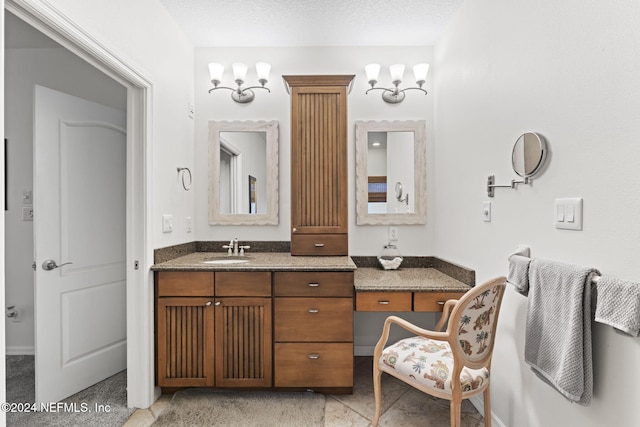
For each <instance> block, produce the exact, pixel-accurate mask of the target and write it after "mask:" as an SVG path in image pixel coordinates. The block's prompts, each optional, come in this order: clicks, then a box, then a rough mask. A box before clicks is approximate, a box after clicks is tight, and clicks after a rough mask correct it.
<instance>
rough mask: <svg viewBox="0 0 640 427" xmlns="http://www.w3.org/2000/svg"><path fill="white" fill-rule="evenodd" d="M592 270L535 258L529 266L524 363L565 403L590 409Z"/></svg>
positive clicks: (591, 377) (591, 390) (591, 385)
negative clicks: (570, 402)
mask: <svg viewBox="0 0 640 427" xmlns="http://www.w3.org/2000/svg"><path fill="white" fill-rule="evenodd" d="M595 274H599V273H598V271H597V270H595V269H592V268H586V267H580V266H577V265H570V264H563V263H559V262H555V261H546V260H540V259H534V260H532V261H531V264H530V267H529V298H528V308H527V327H526V337H525V349H524V352H525V361H526V362H527V363H528V364H529V365H531V368H532V369H533V371H534V372H535V373H536V374H538V375H539V376H541V377H542V378H543V379H544V380H545V381H547V382H548V383H549V384H551V385H552V386H553V387H554V388H555V389H556V390H558V392H560V393H561V394H562V395H563V396H565V397H566V398H567V399H569V400H571V401H573V402H576V403H579V404H581V405H589V404H590V403H591V397H592V395H593V367H592V360H591V353H592V350H591V313H592V312H591V283H592V277H593V276H594V275H595Z"/></svg>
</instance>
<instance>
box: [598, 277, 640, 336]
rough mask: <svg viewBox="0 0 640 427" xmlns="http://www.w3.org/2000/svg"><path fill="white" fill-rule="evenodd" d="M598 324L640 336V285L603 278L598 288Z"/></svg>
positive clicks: (599, 281)
mask: <svg viewBox="0 0 640 427" xmlns="http://www.w3.org/2000/svg"><path fill="white" fill-rule="evenodd" d="M596 292H597V300H596V322H600V323H605V324H607V325H610V326H613V327H614V328H616V329H619V330H621V331H622V332H624V333H627V334H629V335H632V336H634V337H637V336H639V335H640V283H633V282H627V281H624V280H620V279H616V278H614V277H610V276H602V277H601V278H600V280H598V284H597V286H596Z"/></svg>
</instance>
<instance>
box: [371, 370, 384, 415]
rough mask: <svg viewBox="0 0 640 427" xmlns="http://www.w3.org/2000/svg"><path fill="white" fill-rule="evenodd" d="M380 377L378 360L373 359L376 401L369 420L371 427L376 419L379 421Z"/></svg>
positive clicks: (380, 408) (380, 407) (380, 405)
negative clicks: (373, 411)
mask: <svg viewBox="0 0 640 427" xmlns="http://www.w3.org/2000/svg"><path fill="white" fill-rule="evenodd" d="M381 377H382V371H381V370H380V368H378V361H377V360H375V358H374V360H373V395H374V396H375V401H376V410H375V413H374V414H373V420H372V421H371V425H372V427H377V426H378V421H380V412H381V410H382V390H381V388H380V380H381Z"/></svg>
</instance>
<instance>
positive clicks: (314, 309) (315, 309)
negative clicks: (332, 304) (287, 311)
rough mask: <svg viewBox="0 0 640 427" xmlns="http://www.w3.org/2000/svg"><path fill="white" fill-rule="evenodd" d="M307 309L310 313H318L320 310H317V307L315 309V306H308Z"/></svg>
mask: <svg viewBox="0 0 640 427" xmlns="http://www.w3.org/2000/svg"><path fill="white" fill-rule="evenodd" d="M308 311H309V313H312V314H315V313H319V312H320V310H319V309H317V308H310V309H309V310H308Z"/></svg>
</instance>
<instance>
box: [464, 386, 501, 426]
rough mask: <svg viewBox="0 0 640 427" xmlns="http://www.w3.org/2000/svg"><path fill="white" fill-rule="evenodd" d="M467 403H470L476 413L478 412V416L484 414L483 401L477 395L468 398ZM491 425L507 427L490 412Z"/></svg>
mask: <svg viewBox="0 0 640 427" xmlns="http://www.w3.org/2000/svg"><path fill="white" fill-rule="evenodd" d="M469 402H471V404H472V405H473V406H474V407H475V408H476V409H477V410H478V412H480V414H484V400H483V399H482V398H480V395H479V394H477V395H475V396H473V397H470V398H469ZM491 425H493V426H496V427H507V426H506V425H505V424H504V423H503V422H502V420H501V419H500V418H498V417H497V416H496V414H495V413H494V412H493V411H491Z"/></svg>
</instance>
